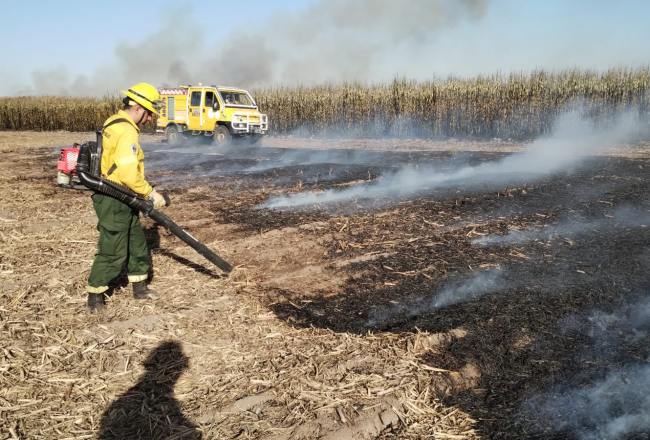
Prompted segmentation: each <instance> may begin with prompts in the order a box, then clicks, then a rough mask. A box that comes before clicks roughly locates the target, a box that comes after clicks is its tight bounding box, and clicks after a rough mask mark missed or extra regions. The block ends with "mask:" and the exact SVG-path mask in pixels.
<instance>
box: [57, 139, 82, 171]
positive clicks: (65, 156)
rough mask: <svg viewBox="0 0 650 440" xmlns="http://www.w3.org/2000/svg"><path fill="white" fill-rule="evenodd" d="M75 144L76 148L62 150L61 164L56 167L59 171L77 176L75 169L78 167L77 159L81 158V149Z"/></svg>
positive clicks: (60, 155)
mask: <svg viewBox="0 0 650 440" xmlns="http://www.w3.org/2000/svg"><path fill="white" fill-rule="evenodd" d="M77 145H78V144H75V146H74V147H68V148H62V149H61V152H60V153H59V162H58V163H57V165H56V169H57V171H61V172H62V173H65V174H76V173H75V167H76V166H77V157H78V156H79V147H78V146H77Z"/></svg>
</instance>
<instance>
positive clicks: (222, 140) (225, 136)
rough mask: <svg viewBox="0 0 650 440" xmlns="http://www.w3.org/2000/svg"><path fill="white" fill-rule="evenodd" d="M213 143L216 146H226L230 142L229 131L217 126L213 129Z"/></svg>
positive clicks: (222, 126) (226, 128) (223, 126)
mask: <svg viewBox="0 0 650 440" xmlns="http://www.w3.org/2000/svg"><path fill="white" fill-rule="evenodd" d="M213 139H214V143H215V144H217V145H228V144H230V142H231V141H232V135H231V134H230V130H228V127H226V126H225V125H218V126H217V127H216V128H215V129H214V135H213Z"/></svg>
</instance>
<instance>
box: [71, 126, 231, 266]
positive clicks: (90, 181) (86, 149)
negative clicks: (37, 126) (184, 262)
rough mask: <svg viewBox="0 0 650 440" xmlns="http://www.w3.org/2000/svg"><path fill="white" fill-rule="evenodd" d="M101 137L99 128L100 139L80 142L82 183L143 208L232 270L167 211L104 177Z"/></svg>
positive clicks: (206, 254)
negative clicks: (165, 212)
mask: <svg viewBox="0 0 650 440" xmlns="http://www.w3.org/2000/svg"><path fill="white" fill-rule="evenodd" d="M101 140H102V136H101V132H97V142H86V143H84V144H82V145H81V146H79V156H78V158H77V165H76V169H75V170H76V174H77V176H78V178H79V181H80V182H81V184H82V185H84V186H85V187H87V188H89V189H91V190H93V191H96V192H99V193H102V194H104V195H107V196H109V197H113V198H114V199H117V200H119V201H121V202H123V203H125V204H127V205H128V206H130V207H131V208H134V209H137V210H138V211H141V212H142V213H143V214H144V215H146V216H147V217H149V218H151V219H153V220H154V221H155V222H156V223H158V224H160V225H163V226H164V227H166V228H167V229H168V230H169V231H171V233H172V234H174V235H175V236H177V237H178V238H180V239H181V240H183V241H184V242H185V243H186V244H187V245H189V246H190V247H191V248H192V249H194V250H195V251H196V252H198V253H199V254H201V255H202V256H203V257H205V258H206V259H208V260H209V261H210V262H212V263H213V264H214V265H215V266H217V267H218V268H219V269H221V270H222V271H224V272H225V273H229V272H230V271H231V270H232V266H231V265H230V263H228V262H227V261H225V260H224V259H223V258H221V257H219V256H218V255H217V254H215V253H214V252H212V251H211V250H210V249H209V248H208V247H207V246H206V245H204V244H203V243H201V242H200V241H198V240H197V239H196V238H194V237H192V236H191V235H190V234H189V233H188V232H187V231H185V230H184V229H183V228H181V227H180V226H178V225H177V224H176V223H174V221H172V219H170V218H169V217H167V216H166V215H165V214H163V213H162V212H160V211H158V210H156V209H154V207H153V201H151V200H147V199H145V198H143V197H141V196H139V195H137V194H136V193H134V192H133V191H131V190H130V189H129V188H127V187H125V186H123V185H120V184H117V183H115V182H111V181H109V180H107V179H104V178H103V177H101V172H100V163H101V156H102V141H101ZM165 197H166V196H165ZM166 201H167V204H169V200H168V199H167V197H166Z"/></svg>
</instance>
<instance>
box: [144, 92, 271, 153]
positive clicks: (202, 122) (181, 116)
mask: <svg viewBox="0 0 650 440" xmlns="http://www.w3.org/2000/svg"><path fill="white" fill-rule="evenodd" d="M160 95H161V98H162V101H163V102H162V107H161V110H160V116H159V117H158V120H157V122H156V131H158V132H164V133H165V136H166V138H167V141H168V142H169V143H170V144H180V143H181V142H182V140H183V138H185V137H191V136H201V137H212V138H213V139H214V141H215V142H216V143H218V144H226V143H228V142H230V141H231V140H232V139H233V138H244V139H248V140H250V141H251V142H257V141H258V140H259V139H260V138H261V137H262V136H263V135H265V134H266V133H267V131H268V127H269V125H268V117H267V115H265V114H262V113H260V111H259V109H258V107H257V103H256V102H255V100H254V99H253V97H252V96H251V94H250V93H248V92H247V91H246V90H243V89H239V88H235V87H217V86H202V85H198V86H191V85H190V86H180V87H177V88H163V89H160Z"/></svg>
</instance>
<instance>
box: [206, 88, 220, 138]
mask: <svg viewBox="0 0 650 440" xmlns="http://www.w3.org/2000/svg"><path fill="white" fill-rule="evenodd" d="M204 107H205V108H204V110H203V112H204V120H203V129H204V130H206V131H212V130H214V126H215V124H216V123H217V119H218V118H219V110H220V109H219V101H217V95H216V90H206V91H205V103H204Z"/></svg>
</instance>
